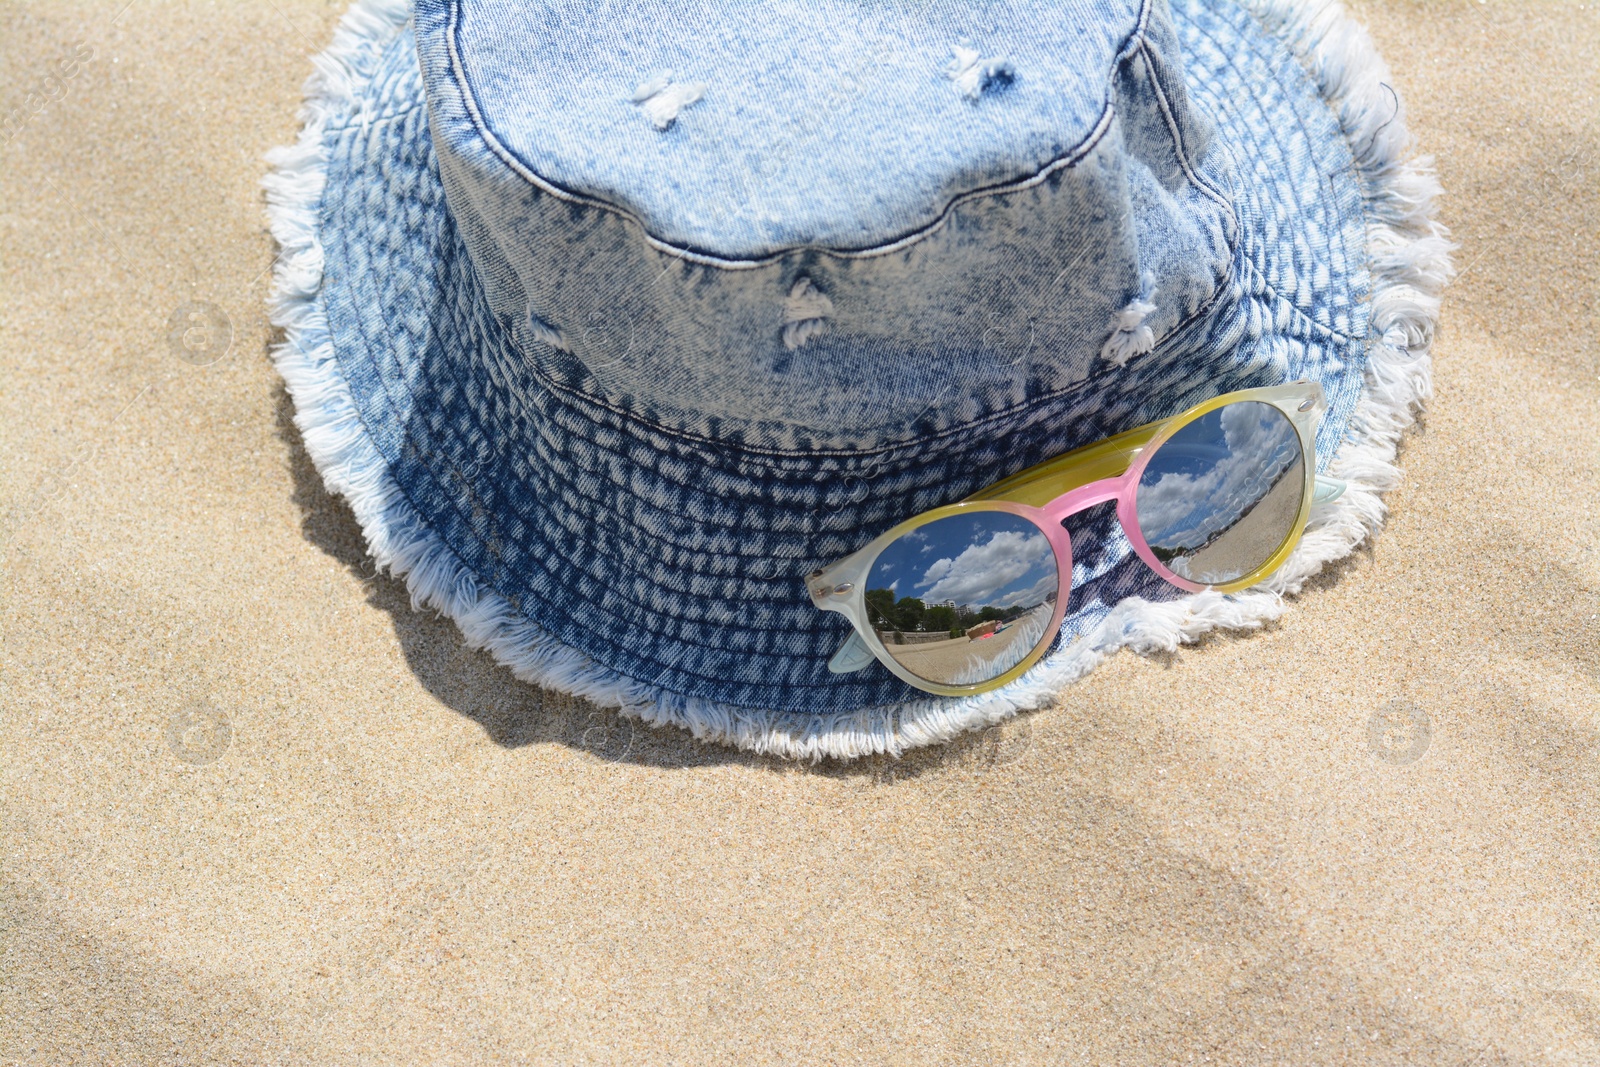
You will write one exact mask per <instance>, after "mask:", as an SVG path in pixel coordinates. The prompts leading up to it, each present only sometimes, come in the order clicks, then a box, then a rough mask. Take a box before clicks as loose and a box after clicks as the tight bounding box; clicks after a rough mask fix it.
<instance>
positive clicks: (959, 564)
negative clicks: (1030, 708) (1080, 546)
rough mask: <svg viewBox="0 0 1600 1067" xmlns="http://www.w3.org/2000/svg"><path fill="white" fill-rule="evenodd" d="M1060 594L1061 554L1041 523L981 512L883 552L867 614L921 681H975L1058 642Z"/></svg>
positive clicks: (943, 522) (939, 524)
mask: <svg viewBox="0 0 1600 1067" xmlns="http://www.w3.org/2000/svg"><path fill="white" fill-rule="evenodd" d="M1059 591H1060V578H1059V575H1058V572H1057V568H1056V557H1055V551H1054V550H1053V549H1052V548H1051V547H1050V542H1049V541H1048V540H1046V539H1045V536H1044V534H1043V533H1042V532H1041V531H1040V530H1039V528H1038V527H1036V526H1034V525H1033V523H1031V522H1029V521H1027V520H1026V519H1023V518H1021V517H1019V516H1016V515H1012V514H1009V513H1007V512H1003V511H975V512H969V513H966V514H962V515H952V516H949V517H946V518H943V519H938V520H936V521H934V522H930V523H927V524H926V525H924V526H920V527H918V528H917V529H915V530H913V531H911V532H910V533H908V534H906V535H904V536H903V537H901V538H900V539H899V540H897V541H895V542H894V543H893V544H891V545H890V546H889V547H888V548H886V549H884V550H883V552H881V553H879V555H878V558H877V560H876V561H875V562H874V563H873V565H872V571H871V573H870V574H869V576H868V580H867V593H866V601H867V614H868V616H869V617H870V619H871V622H872V626H873V629H874V630H876V631H877V634H878V638H879V640H881V641H882V642H883V645H884V647H885V648H886V649H888V651H889V654H890V655H891V656H893V657H894V658H895V661H896V662H898V663H900V664H901V665H902V666H904V667H905V668H907V669H908V670H910V671H911V672H912V673H913V674H915V675H917V677H919V678H923V679H926V680H928V681H930V682H940V683H943V684H946V685H973V684H976V683H978V682H986V681H988V680H990V679H991V678H996V677H999V676H1000V675H1002V674H1004V673H1005V672H1006V671H1008V670H1010V669H1011V668H1012V667H1014V666H1016V665H1017V664H1018V663H1020V662H1022V660H1023V659H1025V658H1026V657H1027V655H1028V653H1030V652H1032V651H1033V650H1034V648H1035V647H1036V646H1038V645H1039V644H1040V643H1041V642H1043V641H1045V640H1046V639H1047V638H1048V636H1049V635H1048V634H1047V633H1046V630H1047V629H1048V628H1049V624H1050V617H1051V615H1052V614H1054V611H1055V604H1056V598H1057V595H1058V593H1059Z"/></svg>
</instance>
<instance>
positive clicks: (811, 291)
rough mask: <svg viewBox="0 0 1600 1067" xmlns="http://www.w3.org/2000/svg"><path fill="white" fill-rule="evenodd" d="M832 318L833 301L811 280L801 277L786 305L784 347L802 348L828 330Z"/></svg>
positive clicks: (790, 292)
mask: <svg viewBox="0 0 1600 1067" xmlns="http://www.w3.org/2000/svg"><path fill="white" fill-rule="evenodd" d="M832 316H833V301H832V300H829V299H828V296H827V294H826V293H824V292H822V291H821V290H819V289H818V288H817V287H816V286H814V285H812V284H811V279H810V278H800V279H799V280H797V281H796V282H795V283H794V287H793V288H792V289H790V290H789V296H788V298H787V299H785V300H784V302H783V323H784V326H783V343H784V346H785V347H786V348H790V349H795V348H799V347H800V346H801V345H803V344H805V343H806V342H807V341H809V340H811V339H812V338H813V337H815V336H816V335H817V334H819V333H821V332H822V331H823V330H824V329H826V328H827V325H828V319H829V318H831V317H832Z"/></svg>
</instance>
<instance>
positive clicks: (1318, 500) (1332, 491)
mask: <svg viewBox="0 0 1600 1067" xmlns="http://www.w3.org/2000/svg"><path fill="white" fill-rule="evenodd" d="M1344 489H1345V485H1344V483H1343V482H1341V481H1340V480H1339V479H1337V478H1329V477H1327V476H1326V475H1323V474H1319V475H1317V487H1316V489H1315V490H1313V491H1312V494H1311V502H1312V503H1313V504H1328V503H1332V502H1333V501H1335V500H1338V499H1339V498H1340V497H1341V496H1343V495H1344Z"/></svg>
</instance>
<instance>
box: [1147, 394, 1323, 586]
mask: <svg viewBox="0 0 1600 1067" xmlns="http://www.w3.org/2000/svg"><path fill="white" fill-rule="evenodd" d="M1304 493H1305V459H1304V456H1303V455H1302V452H1301V449H1300V438H1299V436H1298V435H1297V434H1296V433H1295V430H1294V425H1293V424H1292V423H1291V422H1290V421H1289V418H1288V416H1286V415H1285V414H1284V413H1283V412H1281V411H1279V410H1278V409H1277V408H1275V407H1273V406H1272V405H1270V404H1263V403H1260V402H1259V401H1255V400H1246V401H1241V402H1239V403H1237V404H1229V405H1227V406H1226V407H1221V408H1218V409H1217V410H1216V411H1213V412H1211V413H1209V414H1207V415H1204V416H1202V417H1201V418H1198V419H1196V420H1195V421H1193V422H1191V423H1189V424H1188V425H1187V426H1185V427H1184V428H1183V429H1181V430H1179V431H1178V432H1177V433H1175V434H1173V435H1172V437H1171V438H1169V439H1168V440H1167V442H1166V443H1165V444H1163V445H1162V446H1161V447H1160V448H1159V449H1157V450H1156V453H1155V454H1154V455H1153V456H1151V457H1150V463H1149V465H1148V466H1147V467H1145V469H1144V474H1143V475H1142V476H1141V477H1140V478H1139V489H1138V494H1137V496H1136V497H1135V501H1136V505H1137V507H1136V510H1137V513H1138V517H1139V530H1140V532H1141V533H1143V534H1144V539H1145V541H1146V542H1147V543H1148V544H1149V545H1150V551H1151V552H1152V553H1154V554H1155V557H1156V559H1158V560H1161V561H1162V562H1163V563H1165V564H1166V565H1167V567H1169V568H1170V569H1171V570H1172V573H1174V574H1176V575H1178V576H1179V577H1181V578H1187V579H1189V580H1190V581H1191V582H1198V583H1199V584H1201V585H1223V584H1226V583H1228V582H1232V581H1235V580H1237V579H1239V578H1242V577H1244V576H1245V575H1247V574H1250V573H1251V572H1252V571H1255V570H1258V569H1259V568H1260V567H1261V565H1262V564H1264V563H1266V561H1267V560H1269V559H1271V558H1272V554H1273V553H1274V552H1276V551H1277V550H1278V549H1279V548H1281V547H1282V545H1283V543H1284V541H1285V540H1286V539H1287V538H1288V537H1289V535H1290V533H1292V532H1293V530H1294V521H1295V519H1296V517H1298V516H1299V514H1300V500H1301V497H1302V496H1303V495H1304Z"/></svg>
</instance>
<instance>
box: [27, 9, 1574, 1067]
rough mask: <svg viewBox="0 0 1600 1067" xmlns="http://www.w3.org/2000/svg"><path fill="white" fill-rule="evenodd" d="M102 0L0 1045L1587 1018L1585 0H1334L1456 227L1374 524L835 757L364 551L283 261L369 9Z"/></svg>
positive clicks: (227, 1059) (288, 1049)
mask: <svg viewBox="0 0 1600 1067" xmlns="http://www.w3.org/2000/svg"><path fill="white" fill-rule="evenodd" d="M119 7H120V4H118V3H113V4H103V5H89V4H80V3H72V2H51V3H44V2H40V0H9V2H7V3H5V4H4V5H3V6H0V105H3V106H4V108H6V109H10V108H12V107H16V106H19V105H22V104H23V102H24V101H25V100H26V99H27V97H28V94H29V93H30V92H35V91H39V90H40V89H41V87H42V86H44V85H45V84H46V82H47V79H48V76H49V74H50V72H51V71H52V70H55V69H58V68H57V66H56V64H57V63H58V61H59V60H61V59H62V58H63V57H66V56H69V55H71V54H72V53H73V49H74V47H75V43H76V42H80V41H81V42H84V43H85V44H86V45H88V46H90V47H92V49H93V57H92V59H88V60H86V61H84V62H82V63H81V64H80V66H79V67H78V68H77V69H76V71H75V73H74V75H73V76H72V77H71V78H68V79H66V80H65V81H64V82H63V83H62V84H63V85H64V90H63V91H61V92H58V93H56V97H57V98H56V99H54V100H53V101H52V102H50V103H49V104H48V106H47V107H46V108H45V110H44V111H43V112H42V113H41V114H39V115H37V116H36V117H34V118H32V120H31V121H29V122H27V123H26V124H25V125H23V126H22V127H21V128H20V130H15V131H13V130H7V131H5V132H4V134H3V136H4V137H5V138H7V139H5V140H4V142H3V144H0V284H3V286H4V289H3V294H0V296H3V299H0V309H3V310H0V368H3V371H0V373H3V381H4V387H3V388H0V508H3V527H0V605H3V607H4V610H3V611H0V1064H5V1065H10V1064H26V1065H28V1067H34V1065H40V1067H43V1065H57V1064H74V1063H96V1064H101V1063H129V1064H133V1063H138V1064H158V1063H171V1064H224V1063H227V1064H232V1063H238V1064H262V1063H358V1062H404V1063H429V1062H441V1063H466V1062H479V1061H485V1062H487V1061H504V1062H527V1063H545V1062H561V1063H683V1064H694V1063H711V1062H721V1063H739V1064H759V1063H894V1064H976V1063H985V1064H991V1063H993V1064H1000V1063H1028V1064H1033V1063H1043V1064H1101V1063H1111V1062H1116V1063H1121V1064H1167V1063H1188V1062H1191V1061H1192V1062H1196V1063H1199V1062H1206V1061H1208V1060H1209V1062H1212V1063H1233V1064H1256V1063H1287V1064H1320V1063H1350V1064H1371V1065H1379V1064H1402V1063H1403V1064H1413V1065H1415V1064H1428V1065H1434V1064H1437V1065H1441V1067H1443V1065H1453V1067H1467V1065H1476V1067H1489V1065H1497V1064H1574V1065H1579V1064H1594V1063H1597V1062H1600V938H1597V933H1600V930H1597V925H1596V924H1597V920H1600V914H1597V912H1596V908H1595V901H1596V900H1597V899H1600V860H1597V856H1600V852H1597V849H1596V844H1597V842H1596V828H1597V826H1600V720H1597V713H1600V548H1597V546H1600V509H1597V508H1596V507H1595V501H1596V500H1597V499H1600V444H1597V442H1600V265H1597V254H1596V248H1597V247H1600V191H1597V190H1600V63H1597V62H1596V60H1595V57H1596V56H1597V55H1600V10H1597V5H1596V4H1594V3H1587V4H1575V3H1574V4H1556V3H1548V2H1540V3H1533V2H1523V0H1518V2H1515V3H1512V2H1503V3H1487V4H1480V3H1477V2H1470V3H1460V2H1450V3H1445V2H1440V3H1427V4H1423V3H1399V2H1396V3H1377V2H1368V3H1363V4H1361V5H1360V6H1359V7H1358V8H1357V13H1358V14H1360V15H1361V16H1362V17H1364V18H1365V19H1366V20H1367V21H1368V22H1369V24H1370V25H1371V27H1372V29H1373V32H1374V34H1375V36H1376V37H1377V39H1378V42H1379V45H1380V47H1381V48H1382V50H1383V51H1384V53H1385V55H1386V57H1387V58H1388V59H1389V61H1390V63H1391V64H1392V65H1393V66H1394V68H1395V72H1396V73H1395V78H1396V82H1397V84H1398V87H1399V89H1400V90H1401V91H1402V92H1403V94H1404V96H1405V99H1406V101H1407V105H1408V108H1409V115H1410V122H1411V124H1412V127H1413V129H1414V130H1415V131H1416V132H1417V134H1418V135H1419V136H1420V138H1421V140H1422V142H1423V145H1424V147H1425V148H1426V149H1427V150H1428V151H1430V152H1432V153H1434V154H1435V155H1437V157H1438V160H1439V166H1440V171H1441V176H1442V178H1443V181H1444V184H1445V186H1446V188H1447V190H1448V191H1449V194H1450V195H1449V197H1448V199H1447V201H1446V202H1445V205H1444V212H1445V216H1446V219H1447V221H1448V222H1449V224H1450V225H1451V226H1452V228H1453V230H1454V233H1455V235H1456V237H1457V239H1458V240H1459V241H1460V242H1461V249H1460V252H1459V253H1458V259H1457V262H1458V264H1459V265H1460V267H1462V268H1463V271H1464V273H1463V274H1462V276H1461V277H1460V279H1459V280H1458V281H1457V282H1456V284H1455V285H1454V287H1453V288H1451V289H1450V290H1449V292H1448V294H1447V298H1446V300H1445V307H1444V313H1443V327H1442V332H1441V336H1440V340H1439V342H1438V344H1437V346H1436V354H1437V370H1436V376H1435V381H1436V396H1435V398H1434V400H1433V402H1432V405H1431V407H1430V411H1429V414H1428V416H1427V418H1426V421H1425V424H1424V425H1423V426H1422V427H1421V428H1420V429H1419V430H1418V431H1417V432H1415V433H1413V434H1412V435H1411V436H1410V437H1409V438H1408V440H1407V443H1406V445H1405V449H1404V453H1403V456H1402V463H1403V465H1404V467H1405V469H1406V472H1407V479H1406V481H1405V483H1404V485H1403V486H1402V487H1401V488H1400V489H1399V490H1398V491H1396V492H1395V493H1393V494H1392V495H1391V497H1390V505H1391V508H1392V514H1391V519H1390V522H1389V526H1388V529H1387V530H1386V531H1385V533H1384V534H1383V535H1382V537H1381V538H1380V539H1379V540H1378V541H1377V542H1376V544H1375V545H1374V546H1371V547H1369V548H1365V549H1363V550H1361V551H1359V552H1358V553H1357V554H1356V556H1355V557H1353V559H1352V560H1351V561H1350V562H1348V563H1347V564H1346V565H1344V566H1342V567H1340V568H1338V570H1337V571H1336V572H1335V573H1334V574H1332V575H1330V576H1329V577H1328V578H1327V579H1326V580H1321V581H1319V582H1318V583H1316V584H1315V585H1314V587H1313V588H1312V589H1310V590H1309V591H1308V592H1307V593H1306V594H1305V595H1303V596H1301V597H1300V598H1298V602H1297V603H1296V605H1295V607H1294V609H1293V610H1292V611H1291V612H1290V613H1289V614H1288V615H1287V616H1286V617H1285V619H1284V620H1283V621H1282V622H1281V623H1279V624H1277V625H1275V626H1273V627H1270V628H1269V629H1268V630H1266V631H1264V632H1261V633H1258V634H1255V635H1251V636H1246V637H1230V636H1223V637H1218V638H1213V639H1210V640H1206V641H1204V642H1203V643H1202V644H1201V645H1199V646H1197V647H1191V648H1186V649H1184V650H1183V651H1181V652H1180V653H1178V654H1176V655H1173V656H1170V657H1158V658H1148V659H1141V658H1138V657H1136V656H1133V655H1129V654H1123V655H1120V656H1117V657H1115V658H1114V659H1113V660H1112V661H1111V662H1109V663H1107V664H1106V665H1104V666H1102V667H1101V668H1100V669H1098V670H1097V671H1096V672H1095V673H1094V675H1093V676H1092V677H1090V678H1089V679H1088V680H1087V681H1085V682H1083V683H1081V684H1079V685H1077V686H1075V687H1073V688H1072V689H1071V690H1070V691H1069V692H1067V694H1066V695H1065V696H1064V698H1063V700H1062V702H1061V704H1060V706H1058V707H1056V708H1054V709H1051V710H1048V711H1044V712H1041V713H1038V714H1034V715H1030V716H1027V717H1025V718H1023V719H1020V720H1017V721H1015V722H1013V723H1011V724H1009V725H1007V726H1005V727H1003V728H999V729H997V730H993V731H990V732H988V733H986V734H981V735H974V736H973V737H971V738H970V739H969V740H966V741H963V742H961V743H958V744H954V745H951V746H948V747H945V748H941V749H936V750H931V751H925V752H919V753H917V754H915V755H913V756H911V757H909V758H907V759H905V760H903V761H901V762H899V763H893V762H887V761H869V762H866V763H862V764H857V765H850V766H844V767H841V766H834V765H823V766H821V767H819V768H803V767H795V766H791V765H787V764H782V763H776V762H771V761H767V760H763V759H759V758H754V757H750V756H746V755H740V754H737V753H733V752H730V751H727V750H725V749H722V748H712V747H707V746H704V745H701V744H699V743H697V742H694V741H692V740H691V739H688V738H686V737H685V736H684V735H681V734H677V733H652V732H650V731H647V730H644V729H642V728H635V727H633V726H631V725H630V724H629V723H627V722H625V721H621V720H618V719H617V718H616V717H614V716H612V715H610V714H609V713H603V712H597V711H595V710H594V709H592V708H589V707H587V706H585V705H583V704H580V703H578V702H574V701H570V700H565V699H562V698H558V697H553V696H550V695H548V694H542V693H540V692H539V691H537V690H535V689H532V688H530V687H528V686H525V685H521V684H518V683H516V682H514V681H513V680H512V679H511V678H510V677H509V675H508V674H507V672H505V671H504V670H501V669H498V668H496V667H494V666H493V665H492V664H491V663H490V662H489V661H488V660H487V659H486V658H485V657H484V656H482V655H479V654H476V653H472V652H468V651H465V650H464V649H463V648H462V645H461V642H460V639H459V637H458V634H457V631H456V630H455V628H454V626H453V625H452V624H450V623H448V622H445V621H442V620H440V619H438V618H435V617H432V616H425V615H417V614H414V613H412V612H411V610H410V608H409V606H408V604H407V597H406V594H405V591H404V590H403V588H402V587H401V586H400V585H399V584H398V583H397V582H395V581H393V580H391V579H389V578H387V577H383V576H374V575H372V574H371V573H370V571H369V570H368V568H367V565H366V563H365V562H364V560H365V557H364V553H363V550H362V545H361V538H360V533H359V531H358V530H357V529H356V527H355V526H354V523H353V520H352V519H351V517H350V514H349V512H348V511H347V510H346V509H345V508H344V507H343V505H342V504H340V503H339V502H337V501H335V500H333V499H330V498H329V497H328V496H327V495H326V494H325V493H324V492H323V491H322V489H321V487H320V483H319V481H318V479H317V478H316V476H315V472H314V471H312V470H311V468H310V466H309V464H308V462H307V460H306V457H305V454H304V452H303V450H302V449H301V447H300V444H299V440H298V437H297V435H296V433H295V431H294V429H293V426H292V423H291V421H290V408H289V405H288V402H287V400H286V399H285V397H284V393H283V390H282V387H281V385H280V383H279V381H278V379H277V376H276V374H275V373H274V371H273V370H272V367H271V365H270V362H269V360H268V358H267V354H266V349H267V346H268V344H269V342H270V341H271V340H272V333H271V331H270V329H269V327H268V325H267V322H266V316H265V310H264V303H263V302H264V297H265V295H266V291H267V286H268V268H269V265H270V263H271V260H272V255H273V247H272V242H271V239H270V237H269V235H268V234H267V232H266V228H265V221H264V209H263V200H262V196H261V193H260V190H259V185H258V183H259V179H260V177H261V175H262V173H263V172H264V170H265V164H264V163H263V162H262V159H261V155H262V153H263V152H264V151H265V150H267V149H268V148H269V147H271V146H274V145H279V144H285V143H288V142H290V141H291V140H292V139H293V137H294V135H295V132H296V126H295V122H294V112H295V109H296V107H297V105H298V103H299V100H300V85H301V82H302V81H303V79H304V78H305V76H306V74H307V72H308V63H307V57H308V56H309V55H310V54H312V53H313V52H314V51H316V50H319V49H320V48H322V47H323V46H324V45H325V43H326V42H327V40H328V38H329V36H330V34H331V31H332V28H333V25H334V23H335V22H336V20H337V18H338V16H339V15H340V14H341V12H342V7H343V5H342V3H336V2H329V3H318V2H314V0H272V2H269V3H265V4H244V3H237V4H204V3H177V2H163V0H135V2H134V3H132V4H131V5H129V6H127V7H126V8H122V9H121V10H120V11H119ZM52 92H54V90H52ZM196 303H209V304H213V305H215V306H216V307H217V308H218V309H220V311H221V312H222V313H223V315H225V316H226V320H227V322H228V324H229V326H230V327H231V347H228V348H226V349H225V350H224V351H225V354H223V355H222V356H221V358H220V359H218V360H217V361H216V362H214V363H211V364H209V365H206V366H198V365H194V364H192V363H188V362H184V361H182V360H180V359H178V358H176V356H175V355H174V352H173V350H172V348H171V347H170V346H169V345H168V343H167V340H166V333H167V329H168V322H169V318H170V317H171V316H172V315H173V313H174V312H175V310H177V309H179V308H180V307H184V306H186V305H192V304H196ZM196 321H202V320H196ZM224 723H225V728H224Z"/></svg>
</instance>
